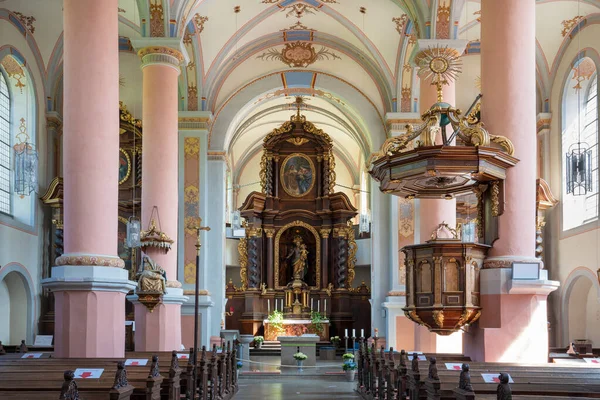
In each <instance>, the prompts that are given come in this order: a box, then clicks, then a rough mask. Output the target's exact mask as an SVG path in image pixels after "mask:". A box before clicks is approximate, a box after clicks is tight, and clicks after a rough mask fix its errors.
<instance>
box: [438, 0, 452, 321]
mask: <svg viewBox="0 0 600 400" xmlns="http://www.w3.org/2000/svg"><path fill="white" fill-rule="evenodd" d="M435 37H436V39H450V4H449V3H448V2H446V1H442V2H441V4H439V5H438V9H437V16H436V25H435ZM442 321H443V319H442Z"/></svg>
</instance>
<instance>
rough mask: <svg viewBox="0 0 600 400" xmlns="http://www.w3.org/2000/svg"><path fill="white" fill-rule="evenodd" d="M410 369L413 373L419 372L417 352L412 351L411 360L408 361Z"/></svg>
mask: <svg viewBox="0 0 600 400" xmlns="http://www.w3.org/2000/svg"><path fill="white" fill-rule="evenodd" d="M410 366H411V369H412V372H413V373H416V374H418V373H419V355H418V354H417V353H413V357H412V361H411V363H410Z"/></svg>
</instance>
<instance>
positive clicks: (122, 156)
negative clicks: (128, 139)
mask: <svg viewBox="0 0 600 400" xmlns="http://www.w3.org/2000/svg"><path fill="white" fill-rule="evenodd" d="M129 175H131V158H130V157H129V154H127V152H126V151H125V150H123V149H121V148H120V149H119V185H122V184H123V183H125V181H127V179H129Z"/></svg>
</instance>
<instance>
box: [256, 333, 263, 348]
mask: <svg viewBox="0 0 600 400" xmlns="http://www.w3.org/2000/svg"><path fill="white" fill-rule="evenodd" d="M264 341H265V338H264V337H262V336H254V347H255V348H257V349H260V348H261V347H262V344H263V342H264Z"/></svg>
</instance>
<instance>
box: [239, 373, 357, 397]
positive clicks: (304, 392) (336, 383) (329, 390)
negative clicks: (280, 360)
mask: <svg viewBox="0 0 600 400" xmlns="http://www.w3.org/2000/svg"><path fill="white" fill-rule="evenodd" d="M355 387H356V382H345V381H343V377H339V378H338V379H337V380H331V379H327V378H318V377H315V376H306V377H305V378H302V377H300V376H299V377H294V378H292V377H286V376H280V377H278V378H269V379H263V378H261V377H260V376H253V377H248V378H244V379H240V381H239V391H238V393H237V395H235V397H234V400H263V399H268V400H288V399H298V400H303V399H308V400H329V399H335V400H349V399H360V396H358V395H357V394H356V393H355V392H354V388H355Z"/></svg>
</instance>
